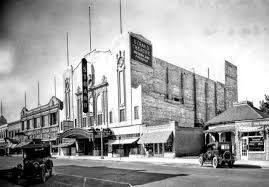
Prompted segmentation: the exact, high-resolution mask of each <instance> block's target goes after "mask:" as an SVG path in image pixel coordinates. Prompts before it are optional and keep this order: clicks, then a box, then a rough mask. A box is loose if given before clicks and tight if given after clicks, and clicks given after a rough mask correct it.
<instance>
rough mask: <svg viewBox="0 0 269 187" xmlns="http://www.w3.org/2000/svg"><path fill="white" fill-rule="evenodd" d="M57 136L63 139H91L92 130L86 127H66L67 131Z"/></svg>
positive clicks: (92, 136)
mask: <svg viewBox="0 0 269 187" xmlns="http://www.w3.org/2000/svg"><path fill="white" fill-rule="evenodd" d="M59 138H60V139H63V138H75V139H89V140H91V141H93V139H94V132H93V131H91V130H87V129H81V128H73V129H68V130H67V131H65V132H63V133H62V134H61V135H60V137H59Z"/></svg>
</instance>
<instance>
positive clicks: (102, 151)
mask: <svg viewBox="0 0 269 187" xmlns="http://www.w3.org/2000/svg"><path fill="white" fill-rule="evenodd" d="M100 131H101V159H104V148H103V128H101V130H100Z"/></svg>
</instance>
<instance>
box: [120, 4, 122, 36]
mask: <svg viewBox="0 0 269 187" xmlns="http://www.w3.org/2000/svg"><path fill="white" fill-rule="evenodd" d="M120 34H122V19H121V0H120Z"/></svg>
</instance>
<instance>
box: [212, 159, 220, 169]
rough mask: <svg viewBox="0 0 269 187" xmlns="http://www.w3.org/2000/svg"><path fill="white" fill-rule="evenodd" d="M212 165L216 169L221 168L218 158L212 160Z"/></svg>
mask: <svg viewBox="0 0 269 187" xmlns="http://www.w3.org/2000/svg"><path fill="white" fill-rule="evenodd" d="M212 165H213V167H214V168H218V167H219V163H218V158H217V157H214V158H213V160H212Z"/></svg>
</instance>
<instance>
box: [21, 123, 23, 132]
mask: <svg viewBox="0 0 269 187" xmlns="http://www.w3.org/2000/svg"><path fill="white" fill-rule="evenodd" d="M21 130H22V131H24V121H22V122H21Z"/></svg>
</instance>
